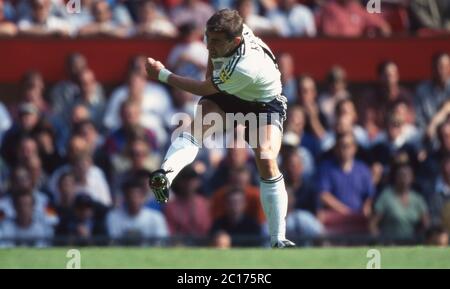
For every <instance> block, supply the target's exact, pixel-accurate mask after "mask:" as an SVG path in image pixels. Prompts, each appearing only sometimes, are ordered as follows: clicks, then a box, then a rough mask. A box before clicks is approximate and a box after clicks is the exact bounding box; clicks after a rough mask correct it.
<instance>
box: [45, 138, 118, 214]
mask: <svg viewBox="0 0 450 289" xmlns="http://www.w3.org/2000/svg"><path fill="white" fill-rule="evenodd" d="M67 157H68V161H69V162H68V164H66V165H63V166H62V167H60V168H58V169H57V170H56V171H55V172H54V173H53V175H52V176H51V177H50V181H49V187H50V190H51V191H52V192H56V193H57V195H59V193H58V190H57V182H58V179H59V178H60V176H61V175H62V174H63V173H66V172H68V171H72V172H73V173H74V175H75V180H76V186H77V191H83V192H86V193H88V194H89V195H90V196H91V197H92V199H93V200H95V201H97V202H99V203H100V204H102V205H104V206H110V205H111V204H112V200H111V194H110V191H109V187H108V183H107V180H106V177H105V175H104V173H103V171H102V170H101V169H99V168H98V167H97V166H95V165H93V164H92V155H91V152H90V150H89V146H88V143H87V141H86V140H85V139H83V138H82V137H81V136H73V137H72V138H71V140H70V142H69V145H68V155H67ZM55 197H56V196H55Z"/></svg>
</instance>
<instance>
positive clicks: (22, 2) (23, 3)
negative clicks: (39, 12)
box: [9, 0, 66, 19]
mask: <svg viewBox="0 0 450 289" xmlns="http://www.w3.org/2000/svg"><path fill="white" fill-rule="evenodd" d="M9 2H12V3H11V4H13V5H14V8H15V12H16V13H15V16H16V17H15V18H17V19H22V18H30V17H31V16H32V14H33V2H32V1H30V0H12V1H11V0H9ZM65 8H66V7H65V3H64V0H50V15H52V16H56V17H63V16H64V14H65V13H64V11H65V10H66V9H65Z"/></svg>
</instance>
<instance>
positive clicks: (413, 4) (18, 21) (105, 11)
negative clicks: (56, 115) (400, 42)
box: [0, 0, 450, 38]
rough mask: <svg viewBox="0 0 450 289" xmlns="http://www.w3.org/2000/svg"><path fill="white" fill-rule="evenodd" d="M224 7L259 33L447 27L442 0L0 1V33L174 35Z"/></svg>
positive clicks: (448, 9)
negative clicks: (235, 12) (234, 11)
mask: <svg viewBox="0 0 450 289" xmlns="http://www.w3.org/2000/svg"><path fill="white" fill-rule="evenodd" d="M375 2H377V3H378V4H376V3H375ZM76 3H79V4H80V5H77V4H76ZM374 3H375V4H374ZM222 8H234V9H237V10H238V11H239V12H240V14H241V15H242V17H243V18H244V21H245V23H246V24H247V25H248V26H249V27H250V28H252V29H253V31H254V32H255V33H256V34H257V35H263V36H274V37H316V36H326V37H361V36H372V37H373V36H390V35H407V34H414V35H419V36H428V35H440V34H448V33H449V31H450V3H449V2H448V1H447V0H379V1H369V0H212V1H206V0H150V1H148V0H79V1H68V0H0V37H14V36H16V35H22V36H37V37H43V36H54V37H115V38H125V37H151V38H154V37H162V38H174V37H178V36H181V35H183V32H182V28H183V27H184V26H185V25H194V26H196V27H198V28H201V29H203V27H204V26H205V24H206V21H207V20H208V18H209V17H210V16H211V15H212V14H213V13H214V11H215V10H217V9H222ZM369 11H370V12H376V13H369Z"/></svg>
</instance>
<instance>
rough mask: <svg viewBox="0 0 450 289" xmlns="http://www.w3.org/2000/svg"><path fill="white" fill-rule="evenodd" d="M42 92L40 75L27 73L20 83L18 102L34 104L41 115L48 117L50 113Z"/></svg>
mask: <svg viewBox="0 0 450 289" xmlns="http://www.w3.org/2000/svg"><path fill="white" fill-rule="evenodd" d="M44 90H45V83H44V78H43V77H42V74H41V73H40V72H37V71H33V70H31V71H28V72H26V73H25V74H24V76H23V77H22V80H21V83H20V101H21V102H29V103H32V104H34V105H35V106H36V108H37V109H38V110H39V112H40V113H41V114H43V115H45V116H49V115H50V112H51V111H50V108H49V106H48V105H47V102H46V100H45V98H44Z"/></svg>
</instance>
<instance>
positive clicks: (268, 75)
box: [211, 24, 281, 102]
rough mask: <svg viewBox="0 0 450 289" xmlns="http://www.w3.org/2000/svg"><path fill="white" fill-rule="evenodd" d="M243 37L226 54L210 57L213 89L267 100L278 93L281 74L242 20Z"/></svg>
mask: <svg viewBox="0 0 450 289" xmlns="http://www.w3.org/2000/svg"><path fill="white" fill-rule="evenodd" d="M242 35H243V41H242V42H241V44H240V45H239V46H238V47H237V48H236V50H235V51H234V52H233V54H231V55H230V56H228V57H219V58H212V59H211V61H212V64H213V75H212V81H213V83H214V85H215V86H216V88H217V89H219V90H220V91H222V92H225V93H228V94H232V95H234V96H237V97H239V98H241V99H243V100H246V101H259V102H269V101H271V100H273V99H275V97H277V96H278V95H280V94H281V74H280V71H279V70H278V66H277V65H276V62H275V57H274V55H273V53H272V52H271V51H270V49H269V47H268V46H267V45H266V44H265V43H264V42H263V41H262V40H261V39H260V38H258V37H256V36H255V35H254V34H253V32H252V31H251V29H250V28H249V27H248V26H247V25H245V24H244V29H243V32H242Z"/></svg>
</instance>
